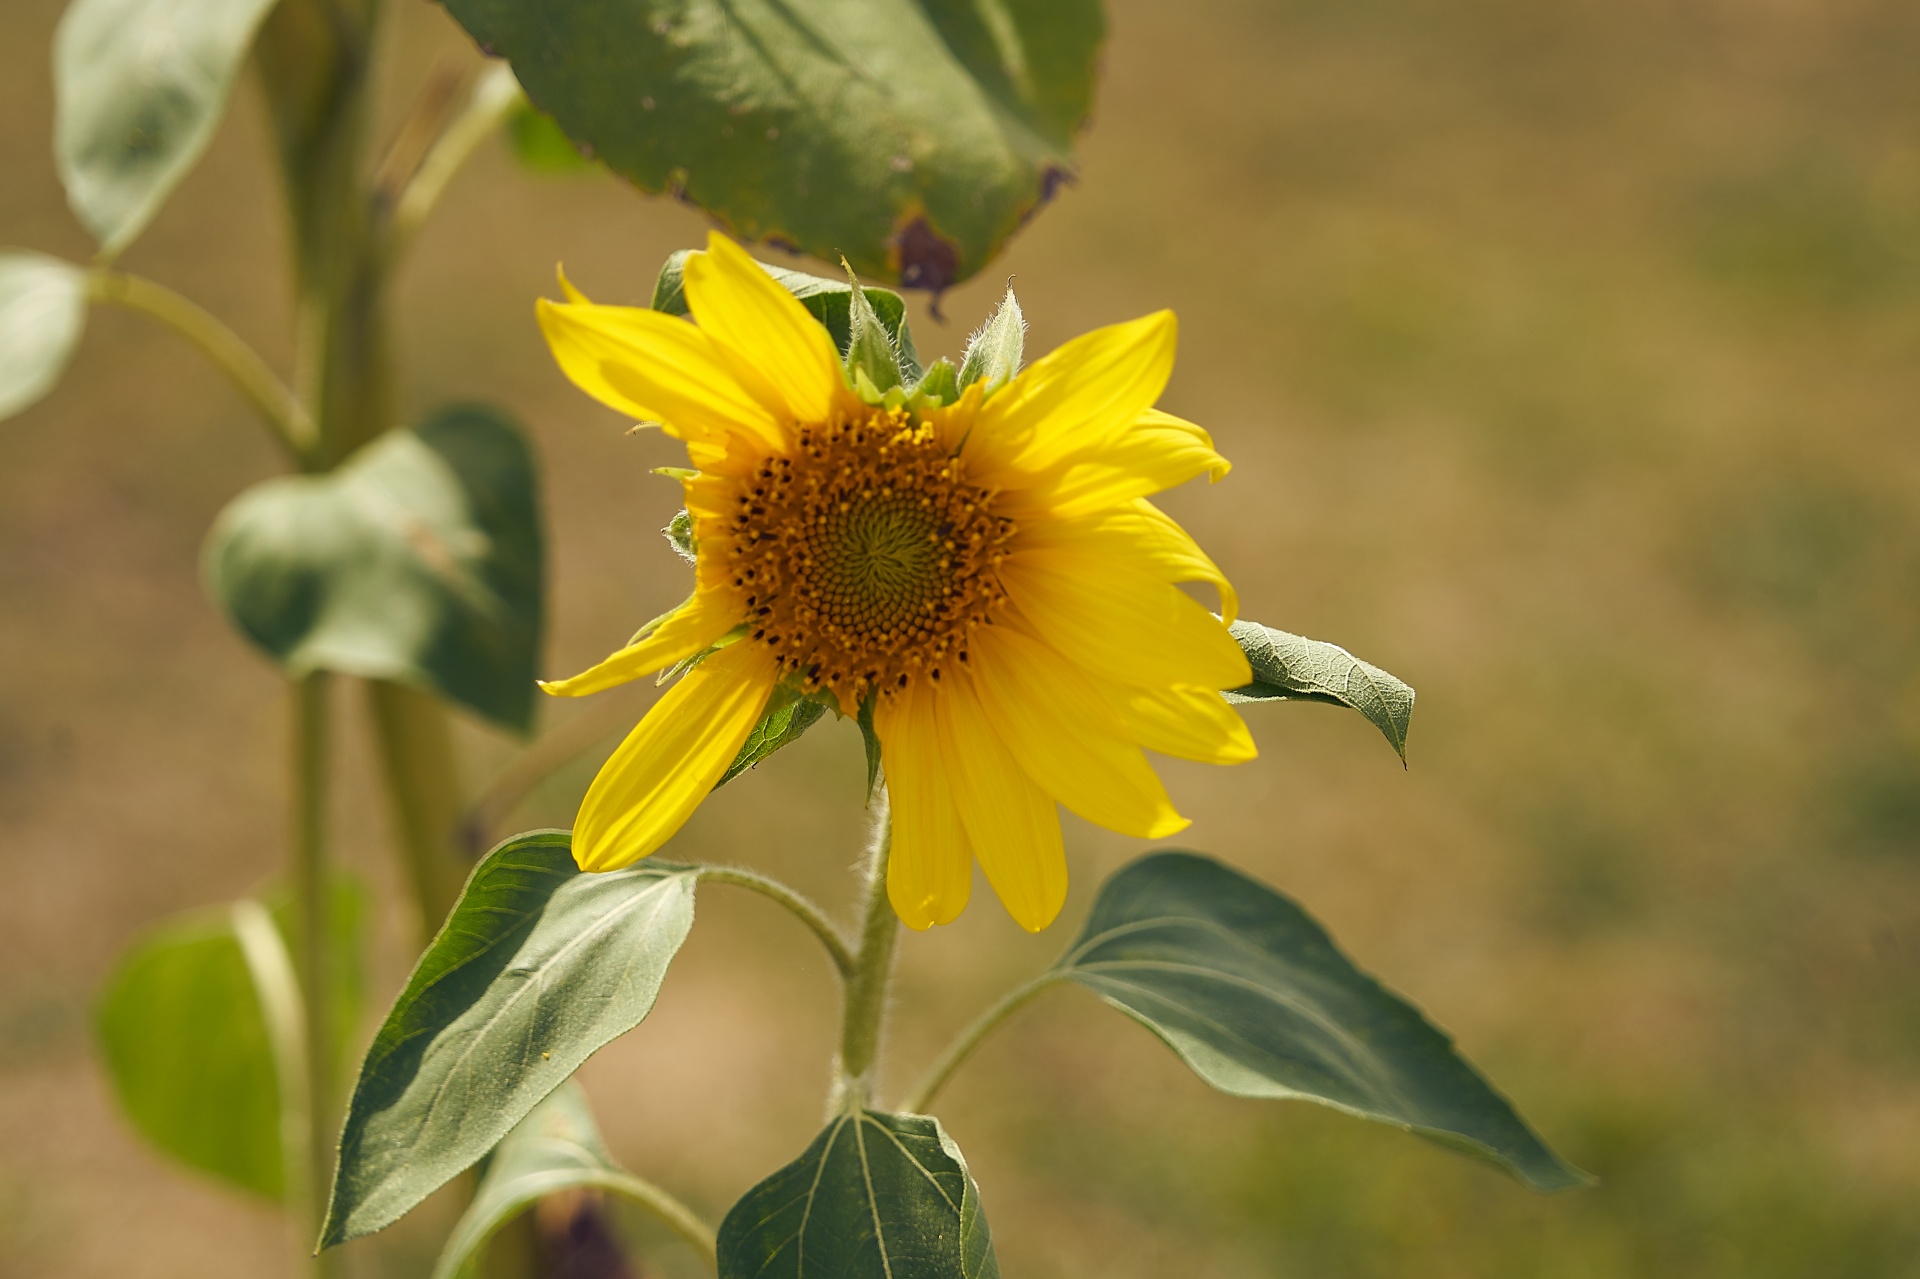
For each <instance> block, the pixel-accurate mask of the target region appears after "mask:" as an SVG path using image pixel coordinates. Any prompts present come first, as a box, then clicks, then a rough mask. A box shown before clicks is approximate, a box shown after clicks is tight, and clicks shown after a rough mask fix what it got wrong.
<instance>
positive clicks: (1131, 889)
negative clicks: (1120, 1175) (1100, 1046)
mask: <svg viewBox="0 0 1920 1279" xmlns="http://www.w3.org/2000/svg"><path fill="white" fill-rule="evenodd" d="M1059 972H1060V974H1061V975H1062V976H1063V977H1066V978H1068V979H1070V980H1072V981H1076V982H1079V983H1080V984H1081V985H1083V986H1085V987H1087V988H1088V989H1089V990H1091V991H1093V992H1094V993H1095V994H1097V995H1099V996H1100V997H1101V998H1102V999H1104V1000H1106V1001H1107V1002H1108V1003H1109V1004H1112V1005H1113V1006H1114V1007H1115V1008H1118V1009H1119V1010H1120V1011H1121V1012H1123V1013H1126V1014H1127V1015H1128V1016H1129V1017H1132V1018H1133V1019H1134V1020H1135V1021H1137V1022H1139V1023H1140V1024H1141V1025H1143V1026H1145V1027H1146V1028H1147V1029H1148V1030H1151V1031H1152V1032H1153V1033H1154V1034H1156V1035H1158V1036H1159V1037H1160V1038H1161V1039H1163V1040H1164V1041H1166V1043H1167V1045H1168V1047H1170V1048H1172V1049H1173V1050H1174V1052H1176V1053H1178V1054H1179V1055H1180V1058H1181V1060H1183V1061H1185V1062H1186V1063H1187V1065H1189V1066H1191V1067H1192V1068H1193V1070H1194V1073H1196V1074H1198V1075H1199V1076H1200V1077H1201V1078H1202V1079H1204V1080H1206V1081H1207V1082H1208V1083H1210V1084H1212V1085H1213V1086H1214V1087H1215V1088H1218V1089H1220V1090H1221V1091H1222V1092H1228V1093H1232V1094H1234V1095H1235V1096H1239V1097H1293V1098H1300V1099H1302V1100H1306V1101H1316V1102H1319V1103H1320V1104H1322V1105H1326V1106H1332V1107H1334V1108H1335V1109H1337V1110H1344V1111H1346V1112H1347V1113H1349V1114H1353V1115H1358V1116H1360V1117H1361V1118H1363V1119H1374V1120H1378V1121H1380V1122H1382V1123H1388V1124H1393V1125H1396V1126H1397V1127H1401V1128H1405V1129H1407V1130H1409V1131H1411V1132H1416V1133H1419V1134H1420V1135H1421V1136H1423V1137H1428V1138H1431V1139H1432V1140H1434V1141H1437V1142H1439V1143H1440V1144H1442V1145H1444V1146H1448V1147H1451V1148H1453V1149H1456V1150H1463V1151H1466V1152H1468V1153H1470V1154H1475V1155H1479V1156H1481V1157H1483V1158H1486V1159H1489V1160H1491V1161H1492V1162H1494V1163H1496V1164H1498V1165H1500V1166H1501V1167H1503V1168H1505V1169H1506V1170H1507V1171H1508V1172H1511V1173H1512V1174H1513V1175H1514V1176H1516V1177H1518V1178H1519V1179H1520V1180H1521V1181H1523V1182H1525V1183H1526V1184H1527V1185H1529V1186H1531V1187H1533V1188H1534V1189H1535V1190H1560V1189H1564V1188H1566V1187H1569V1186H1577V1185H1581V1184H1583V1183H1584V1182H1585V1181H1586V1177H1585V1175H1584V1174H1582V1173H1580V1172H1578V1171H1577V1170H1575V1169H1573V1168H1571V1167H1569V1166H1568V1165H1567V1164H1565V1163H1563V1162H1562V1161H1561V1159H1560V1157H1559V1156H1558V1155H1556V1154H1554V1153H1553V1151H1552V1150H1550V1149H1549V1148H1548V1147H1547V1145H1546V1143H1545V1142H1543V1141H1541V1140H1540V1138H1539V1137H1538V1136H1537V1135H1536V1134H1535V1133H1534V1131H1533V1129H1531V1128H1529V1127H1528V1126H1527V1123H1526V1121H1525V1120H1523V1119H1521V1118H1520V1116H1519V1115H1517V1114H1515V1113H1514V1110H1513V1107H1512V1106H1511V1105H1509V1104H1508V1102H1507V1100H1506V1098H1504V1097H1502V1096H1501V1095H1500V1094H1499V1093H1498V1092H1496V1091H1495V1090H1494V1088H1493V1086H1492V1085H1491V1084H1489V1083H1488V1082H1487V1081H1486V1080H1485V1079H1483V1078H1481V1076H1480V1075H1479V1074H1478V1072H1476V1071H1475V1070H1474V1068H1473V1067H1472V1066H1471V1065H1469V1064H1468V1063H1467V1062H1466V1061H1465V1060H1464V1059H1463V1058H1462V1057H1461V1056H1460V1055H1459V1054H1458V1053H1456V1052H1455V1051H1454V1049H1453V1043H1452V1041H1451V1040H1450V1039H1448V1038H1447V1036H1446V1034H1445V1033H1444V1032H1442V1031H1440V1030H1438V1029H1436V1028H1435V1027H1434V1026H1433V1025H1432V1024H1431V1023H1430V1022H1428V1021H1427V1020H1426V1018H1424V1017H1422V1016H1421V1015H1420V1012H1419V1010H1418V1009H1416V1008H1414V1007H1413V1006H1412V1005H1411V1004H1409V1003H1407V1002H1406V1001H1405V1000H1403V999H1400V998H1399V997H1397V996H1396V995H1394V994H1393V993H1392V992H1390V991H1388V990H1387V989H1385V988H1384V987H1382V986H1381V985H1380V983H1379V982H1377V981H1375V980H1374V979H1373V978H1371V977H1369V976H1367V975H1366V974H1365V973H1363V972H1361V971H1360V970H1359V969H1357V968H1355V967H1354V966H1353V964H1352V962H1351V961H1350V960H1348V959H1347V957H1346V956H1345V955H1343V954H1341V953H1340V950H1339V948H1338V947H1336V946H1335V945H1334V944H1333V940H1332V938H1330V937H1328V936H1327V934H1326V932H1325V931H1324V930H1323V929H1322V928H1321V927H1320V925H1318V924H1316V923H1315V922H1314V921H1313V919H1312V918H1311V917H1309V916H1308V915H1307V913H1306V912H1305V911H1303V910H1301V909H1300V907H1299V906H1297V905H1295V904H1294V903H1293V902H1291V901H1289V900H1288V899H1287V898H1285V897H1282V896H1281V895H1280V894H1279V893H1276V892H1274V891H1273V890H1272V889H1271V888H1268V887H1267V886H1266V885H1264V884H1262V883H1260V882H1259V881H1257V880H1253V879H1249V878H1248V877H1247V876H1245V875H1242V874H1241V873H1240V872H1238V871H1236V870H1233V869H1232V868H1230V867H1227V866H1223V865H1221V864H1220V863H1219V862H1217V861H1214V860H1213V859H1212V858H1209V857H1202V856H1200V855H1199V854H1197V853H1186V852H1164V853H1154V854H1152V855H1150V856H1148V857H1143V858H1141V859H1140V860H1139V861H1137V862H1134V863H1133V864H1132V865H1130V866H1127V867H1126V868H1125V869H1123V870H1121V871H1120V873H1119V874H1117V875H1115V876H1114V877H1113V878H1112V879H1110V880H1108V881H1107V882H1106V884H1104V885H1103V886H1102V887H1101V889H1100V895H1099V897H1098V898H1097V899H1096V900H1095V902H1094V904H1093V913H1092V915H1091V916H1090V917H1089V918H1088V920H1087V924H1086V927H1085V928H1084V929H1083V930H1082V931H1081V934H1080V937H1079V939H1078V940H1077V941H1075V942H1074V944H1073V947H1072V949H1070V950H1069V951H1068V952H1067V953H1066V955H1064V956H1063V957H1062V958H1061V960H1060V964H1059Z"/></svg>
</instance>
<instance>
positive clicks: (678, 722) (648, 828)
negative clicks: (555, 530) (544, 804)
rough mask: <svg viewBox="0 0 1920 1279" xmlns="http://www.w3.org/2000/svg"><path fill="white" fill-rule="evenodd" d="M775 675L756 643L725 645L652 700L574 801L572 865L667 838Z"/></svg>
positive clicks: (753, 717)
mask: <svg viewBox="0 0 1920 1279" xmlns="http://www.w3.org/2000/svg"><path fill="white" fill-rule="evenodd" d="M777 673H778V668H777V666H776V663H775V659H774V656H773V651H772V650H771V649H769V648H767V646H766V645H764V644H752V643H741V644H730V645H728V646H727V647H726V648H723V649H721V650H720V651H719V652H718V653H715V654H714V655H713V656H712V657H709V658H708V659H707V660H706V661H704V662H702V663H700V665H698V666H696V667H694V668H693V670H692V671H691V672H689V673H688V675H687V677H686V678H685V679H683V680H681V681H680V682H679V683H678V684H675V685H674V686H673V688H672V689H670V690H669V691H668V692H667V695H666V696H665V697H662V698H661V699H660V700H659V701H658V702H656V703H655V704H654V707H653V709H652V710H650V711H648V712H647V717H646V718H645V719H643V720H641V721H640V723H639V725H638V726H637V727H636V728H635V729H634V730H633V732H631V733H629V734H628V735H627V740H626V741H624V742H622V743H620V748H619V749H618V750H616V751H614V753H613V755H612V757H611V758H610V759H608V760H607V762H606V763H605V764H603V765H601V766H600V773H599V775H598V776H596V777H595V778H594V779H593V785H592V786H590V787H588V788H587V797H586V799H584V800H582V801H581V804H580V816H579V817H578V818H576V819H575V821H574V826H573V859H574V860H575V861H576V862H578V863H579V864H580V869H581V870H619V869H620V868H621V867H622V866H626V865H629V864H630V863H633V862H636V861H639V860H640V859H641V858H642V857H645V856H646V855H647V854H649V853H651V852H653V851H654V850H655V849H657V848H659V847H660V845H662V844H664V843H666V842H667V841H668V840H669V839H671V838H673V835H674V833H675V832H676V831H678V830H679V829H680V828H681V827H682V826H683V825H685V824H686V821H687V818H689V817H691V816H692V815H693V810H694V809H696V808H698V807H699V806H700V801H701V800H703V799H705V798H706V797H707V792H708V791H710V790H712V789H713V784H714V783H715V782H717V781H719V780H720V774H722V773H724V772H726V771H727V765H728V764H731V763H732V762H733V758H734V756H735V755H737V754H739V753H740V744H741V743H742V742H744V741H746V740H747V734H748V733H749V732H751V731H752V730H753V726H754V723H755V722H756V721H758V720H759V718H760V714H761V712H762V711H764V710H765V709H766V705H767V698H768V696H769V695H770V694H771V693H772V692H773V684H774V679H775V676H776V674H777Z"/></svg>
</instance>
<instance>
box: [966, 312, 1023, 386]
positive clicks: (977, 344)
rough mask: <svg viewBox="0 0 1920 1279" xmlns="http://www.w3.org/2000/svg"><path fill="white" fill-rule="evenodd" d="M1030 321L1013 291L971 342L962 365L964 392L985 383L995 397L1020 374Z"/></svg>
mask: <svg viewBox="0 0 1920 1279" xmlns="http://www.w3.org/2000/svg"><path fill="white" fill-rule="evenodd" d="M1026 337H1027V321H1026V317H1025V316H1023V315H1022V314H1021V313H1020V303H1019V302H1018V301H1016V300H1015V299H1014V296H1013V290H1012V289H1008V290H1007V296H1006V297H1004V298H1002V299H1001V301H1000V306H999V309H998V310H996V311H995V312H994V313H993V314H992V315H991V316H989V317H988V318H987V322H986V323H985V324H983V325H981V326H980V328H979V329H978V331H976V332H975V333H974V335H973V336H972V337H971V338H970V339H968V341H967V354H966V358H965V359H963V360H961V362H960V376H959V383H960V389H961V390H965V389H966V388H967V387H970V386H972V385H973V384H974V383H975V382H981V381H984V382H985V383H986V386H985V387H984V388H983V389H984V390H985V391H986V392H987V393H988V394H992V393H993V392H994V391H996V390H998V389H999V388H1001V387H1002V386H1005V385H1006V384H1007V383H1008V382H1011V381H1012V380H1013V378H1014V375H1015V374H1017V373H1019V372H1020V358H1021V354H1022V348H1023V347H1024V346H1025V345H1026Z"/></svg>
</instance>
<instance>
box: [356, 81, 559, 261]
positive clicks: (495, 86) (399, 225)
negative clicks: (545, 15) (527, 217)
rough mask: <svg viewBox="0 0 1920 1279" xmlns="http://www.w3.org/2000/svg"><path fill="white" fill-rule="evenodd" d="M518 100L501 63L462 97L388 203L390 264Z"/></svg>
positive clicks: (519, 96)
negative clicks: (454, 113) (390, 211)
mask: <svg viewBox="0 0 1920 1279" xmlns="http://www.w3.org/2000/svg"><path fill="white" fill-rule="evenodd" d="M524 100H525V99H524V97H523V95H522V94H521V92H520V82H519V81H518V80H515V79H514V78H513V72H512V71H509V70H508V69H507V66H506V64H505V63H497V64H495V65H493V66H490V67H488V68H487V69H486V70H485V71H483V72H482V73H481V75H480V78H479V80H478V81H477V82H476V83H475V84H474V86H473V92H472V93H471V94H470V95H468V98H467V105H466V109H465V110H463V111H462V112H461V113H460V114H459V115H458V116H456V117H455V118H454V120H453V122H452V123H451V124H449V125H448V126H447V127H446V128H445V129H444V130H442V131H441V133H440V136H439V137H438V138H436V139H435V140H434V143H433V146H432V147H431V148H430V149H429V150H428V151H427V153H426V156H425V158H423V159H422V160H421V162H420V167H419V168H418V169H416V170H414V173H413V176H412V178H411V179H410V180H409V181H408V182H407V184H406V187H405V189H404V190H402V191H401V193H400V197H399V199H398V200H397V201H396V202H395V204H394V207H393V222H392V225H391V226H390V227H389V228H388V231H387V245H386V252H387V259H388V260H389V261H390V262H391V261H394V260H397V259H398V258H399V257H400V256H401V255H402V254H404V253H405V252H406V251H407V249H408V247H409V246H410V245H411V244H412V243H413V237H414V236H415V235H416V234H418V233H419V230H420V228H421V226H422V225H423V224H424V223H425V222H426V220H427V216H428V215H429V214H430V213H432V212H433V207H434V205H436V204H438V203H439V202H440V197H441V195H443V194H444V193H445V192H446V189H447V184H448V183H450V182H451V181H453V175H454V174H456V173H458V172H459V171H460V168H461V166H462V165H464V164H466V162H467V161H468V159H470V158H471V157H472V155H473V153H474V151H475V150H477V149H478V148H479V146H480V144H481V143H482V142H484V141H486V140H487V139H488V138H489V137H492V136H493V134H494V133H495V132H496V131H497V130H498V129H499V128H500V126H501V125H502V124H504V123H505V122H506V119H507V116H508V115H510V114H512V112H513V109H514V108H515V107H516V106H518V105H519V104H520V103H521V102H522V101H524Z"/></svg>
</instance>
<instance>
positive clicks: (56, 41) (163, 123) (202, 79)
mask: <svg viewBox="0 0 1920 1279" xmlns="http://www.w3.org/2000/svg"><path fill="white" fill-rule="evenodd" d="M273 3H274V0H72V3H70V4H68V5H67V11H66V12H65V13H64V14H62V15H61V17H60V26H59V28H58V29H57V30H56V31H55V32H54V38H53V92H54V123H53V152H54V159H55V160H56V161H57V162H58V164H59V167H60V180H61V181H62V182H64V183H66V187H67V201H68V203H70V204H71V205H72V206H73V211H74V213H75V214H76V215H78V217H79V218H80V221H81V223H82V224H83V225H84V226H85V227H86V228H87V230H89V231H91V232H92V233H93V236H94V238H95V239H96V240H98V241H99V242H100V247H101V248H102V249H103V250H105V251H106V252H107V253H109V254H113V253H118V252H119V251H120V250H121V249H123V248H125V247H126V246H127V244H128V243H129V242H131V241H132V239H133V238H134V237H135V236H136V235H138V234H140V232H141V231H142V230H143V229H144V228H145V227H146V225H147V223H148V222H149V221H151V220H152V218H153V215H154V214H155V213H157V212H158V211H159V209H160V206H161V205H162V204H163V203H165V201H166V198H167V196H168V195H170V194H171V193H172V191H173V188H174V187H175V186H177V185H178V184H179V182H180V179H181V178H183V177H185V176H186V174H187V170H189V169H191V168H192V167H193V163H194V161H195V160H198V159H199V158H200V153H201V152H202V151H204V150H206V148H207V143H208V142H209V141H210V140H211V139H212V138H213V131H214V129H215V127H216V126H217V125H218V124H219V123H220V116H221V114H222V113H223V112H225V110H226V106H227V96H228V94H229V93H231V92H232V90H233V82H234V79H235V77H236V76H238V75H239V74H240V68H241V66H242V65H243V64H244V63H245V62H246V59H247V50H248V48H249V47H250V46H251V45H252V44H253V36H254V32H255V31H256V30H258V29H259V26H260V22H261V20H262V19H263V18H265V17H266V16H267V11H268V10H270V9H272V8H273Z"/></svg>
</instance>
